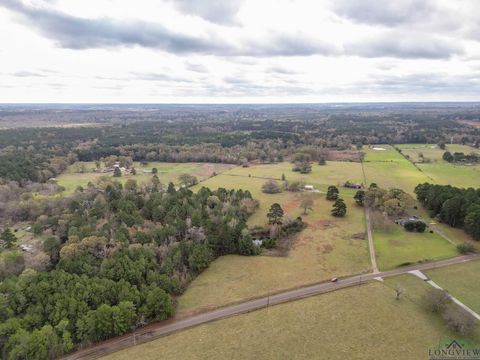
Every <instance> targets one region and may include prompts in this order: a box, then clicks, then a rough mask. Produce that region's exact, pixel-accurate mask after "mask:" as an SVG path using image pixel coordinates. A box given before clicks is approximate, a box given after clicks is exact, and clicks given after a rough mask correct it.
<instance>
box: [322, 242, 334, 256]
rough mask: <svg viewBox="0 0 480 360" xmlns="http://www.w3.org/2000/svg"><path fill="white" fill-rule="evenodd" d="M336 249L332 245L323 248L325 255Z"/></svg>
mask: <svg viewBox="0 0 480 360" xmlns="http://www.w3.org/2000/svg"><path fill="white" fill-rule="evenodd" d="M333 249H334V247H333V246H332V245H330V244H326V245H323V246H322V253H323V254H329V253H331V252H332V251H333Z"/></svg>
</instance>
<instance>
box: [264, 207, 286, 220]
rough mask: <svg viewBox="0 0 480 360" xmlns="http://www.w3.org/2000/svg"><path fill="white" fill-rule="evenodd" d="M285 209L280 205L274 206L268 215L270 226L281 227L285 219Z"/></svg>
mask: <svg viewBox="0 0 480 360" xmlns="http://www.w3.org/2000/svg"><path fill="white" fill-rule="evenodd" d="M283 214H284V213H283V209H282V207H281V206H280V204H278V203H274V204H272V206H271V207H270V210H269V212H268V214H267V218H268V223H269V224H270V225H281V224H282V219H283Z"/></svg>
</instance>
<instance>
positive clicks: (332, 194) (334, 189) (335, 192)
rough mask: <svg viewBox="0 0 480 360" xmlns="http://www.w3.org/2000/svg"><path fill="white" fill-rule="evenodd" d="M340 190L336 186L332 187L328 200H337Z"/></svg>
mask: <svg viewBox="0 0 480 360" xmlns="http://www.w3.org/2000/svg"><path fill="white" fill-rule="evenodd" d="M338 193H339V192H338V189H337V187H336V186H333V185H330V186H329V187H328V190H327V200H337V199H338Z"/></svg>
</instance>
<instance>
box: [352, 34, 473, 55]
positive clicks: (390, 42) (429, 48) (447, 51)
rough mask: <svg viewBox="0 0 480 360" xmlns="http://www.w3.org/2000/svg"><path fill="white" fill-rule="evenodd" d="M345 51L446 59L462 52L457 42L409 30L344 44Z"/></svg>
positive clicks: (355, 53)
mask: <svg viewBox="0 0 480 360" xmlns="http://www.w3.org/2000/svg"><path fill="white" fill-rule="evenodd" d="M345 51H346V53H349V54H353V55H358V56H363V57H395V58H403V59H447V58H449V57H451V56H452V55H459V54H463V52H464V49H463V47H462V46H460V45H459V44H458V43H457V42H453V41H450V40H446V39H444V38H440V37H435V36H428V35H422V34H418V33H409V32H401V33H397V32H389V33H384V34H383V35H381V36H378V37H374V38H370V39H367V40H365V41H357V42H355V43H350V44H346V45H345Z"/></svg>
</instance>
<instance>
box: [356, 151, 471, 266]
mask: <svg viewBox="0 0 480 360" xmlns="http://www.w3.org/2000/svg"><path fill="white" fill-rule="evenodd" d="M378 147H379V148H383V149H385V150H383V151H382V150H373V148H366V149H365V153H366V156H365V162H364V168H365V174H366V177H367V183H371V182H375V183H377V184H379V186H381V187H383V188H386V189H388V188H400V189H403V190H404V191H406V192H408V193H410V194H411V195H412V196H413V197H414V198H415V194H414V192H413V191H414V189H415V187H416V186H417V185H418V184H420V183H424V182H432V180H431V179H429V178H428V177H427V176H426V175H425V174H424V173H422V172H421V171H419V170H418V169H417V168H416V167H415V166H414V165H413V164H412V163H411V162H410V161H408V160H407V159H405V158H404V157H403V156H402V155H401V154H399V153H398V152H397V151H396V150H395V149H394V148H393V147H391V146H389V145H381V146H378ZM414 214H416V215H419V216H420V217H421V218H424V219H425V220H426V221H427V222H430V218H429V217H428V215H427V213H426V212H425V211H422V210H420V214H419V213H418V212H417V211H413V210H412V213H411V214H410V215H414ZM438 227H439V228H440V229H441V230H442V229H444V228H445V227H444V226H442V225H438ZM373 230H374V233H373V238H374V243H375V252H376V256H377V262H378V266H379V268H380V269H382V270H385V269H391V268H394V267H397V266H399V265H400V264H403V263H407V262H412V263H415V262H417V261H419V260H424V259H429V260H434V259H442V258H446V257H450V256H454V255H456V254H457V251H456V249H455V246H454V245H452V244H451V243H449V242H448V241H447V240H445V239H444V238H442V237H441V236H440V235H438V234H436V233H434V234H430V233H429V232H428V231H427V232H425V233H423V234H419V233H409V232H406V231H405V230H404V229H403V228H402V227H399V226H395V227H394V228H393V230H392V231H391V232H385V231H382V230H379V229H373ZM449 234H450V235H451V236H452V237H455V238H456V236H455V235H457V234H456V233H455V234H454V233H452V232H449ZM462 239H463V236H462ZM454 242H458V243H460V242H461V241H457V240H454Z"/></svg>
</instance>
